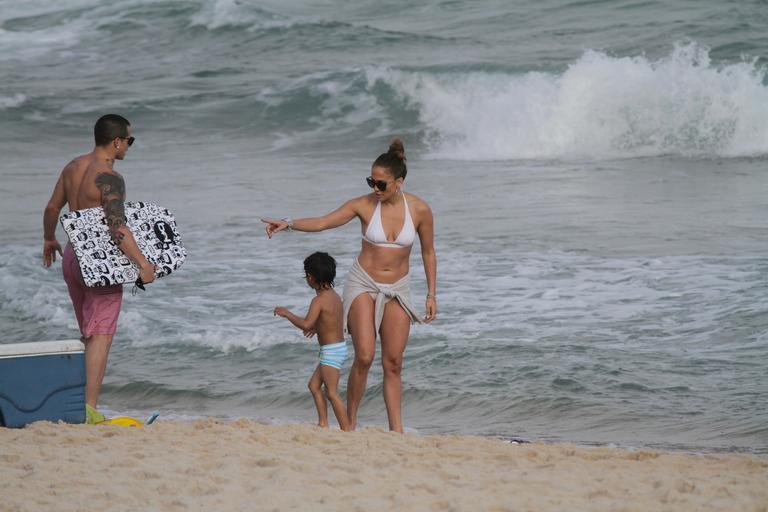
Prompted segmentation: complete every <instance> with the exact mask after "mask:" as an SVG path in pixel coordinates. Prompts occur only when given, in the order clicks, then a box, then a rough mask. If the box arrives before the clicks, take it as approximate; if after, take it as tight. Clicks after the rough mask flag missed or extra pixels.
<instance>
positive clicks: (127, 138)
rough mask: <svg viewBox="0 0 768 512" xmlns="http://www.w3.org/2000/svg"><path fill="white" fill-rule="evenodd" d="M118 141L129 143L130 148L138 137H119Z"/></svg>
mask: <svg viewBox="0 0 768 512" xmlns="http://www.w3.org/2000/svg"><path fill="white" fill-rule="evenodd" d="M118 139H124V140H127V141H128V147H131V146H133V141H135V140H136V137H118Z"/></svg>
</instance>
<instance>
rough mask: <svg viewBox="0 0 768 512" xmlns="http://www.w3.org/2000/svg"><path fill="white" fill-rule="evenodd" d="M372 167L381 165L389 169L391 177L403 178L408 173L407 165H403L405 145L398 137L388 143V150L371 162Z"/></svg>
mask: <svg viewBox="0 0 768 512" xmlns="http://www.w3.org/2000/svg"><path fill="white" fill-rule="evenodd" d="M373 167H383V168H385V169H388V170H389V173H390V174H391V175H392V177H393V178H395V179H398V178H403V179H405V175H406V174H408V166H406V165H405V146H403V141H402V140H400V139H394V140H393V141H392V143H391V144H390V145H389V151H387V152H386V153H382V154H380V155H379V157H378V158H377V159H376V161H374V162H373Z"/></svg>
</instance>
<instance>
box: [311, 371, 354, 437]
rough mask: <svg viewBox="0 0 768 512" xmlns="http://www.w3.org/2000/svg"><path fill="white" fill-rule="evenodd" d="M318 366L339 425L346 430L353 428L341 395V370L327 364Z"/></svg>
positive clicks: (326, 394)
mask: <svg viewBox="0 0 768 512" xmlns="http://www.w3.org/2000/svg"><path fill="white" fill-rule="evenodd" d="M318 368H319V369H320V376H321V377H322V379H323V383H324V384H325V396H327V397H328V400H329V401H330V402H331V407H333V413H334V414H335V415H336V420H337V421H338V422H339V427H341V430H344V431H345V432H348V431H350V430H352V427H351V425H350V422H349V417H348V416H347V409H346V407H344V402H342V401H341V397H340V396H339V374H340V372H339V370H337V369H336V368H334V367H333V366H328V365H325V364H321V365H320V366H319V367H318Z"/></svg>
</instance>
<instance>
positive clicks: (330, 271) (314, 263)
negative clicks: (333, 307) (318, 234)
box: [304, 252, 336, 288]
mask: <svg viewBox="0 0 768 512" xmlns="http://www.w3.org/2000/svg"><path fill="white" fill-rule="evenodd" d="M304 272H305V273H306V274H307V275H310V276H312V277H313V278H314V279H315V283H317V285H318V286H320V287H321V288H328V287H330V288H333V280H334V279H336V260H335V259H333V257H332V256H331V255H330V254H328V253H327V252H315V253H312V254H310V255H309V256H307V257H306V259H305V260H304Z"/></svg>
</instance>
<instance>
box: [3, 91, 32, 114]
mask: <svg viewBox="0 0 768 512" xmlns="http://www.w3.org/2000/svg"><path fill="white" fill-rule="evenodd" d="M26 101H27V97H26V96H25V95H23V94H21V93H17V94H14V95H13V96H0V110H5V109H8V108H16V107H20V106H21V105H23V104H24V102H26Z"/></svg>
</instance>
